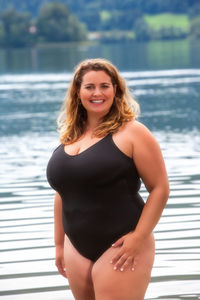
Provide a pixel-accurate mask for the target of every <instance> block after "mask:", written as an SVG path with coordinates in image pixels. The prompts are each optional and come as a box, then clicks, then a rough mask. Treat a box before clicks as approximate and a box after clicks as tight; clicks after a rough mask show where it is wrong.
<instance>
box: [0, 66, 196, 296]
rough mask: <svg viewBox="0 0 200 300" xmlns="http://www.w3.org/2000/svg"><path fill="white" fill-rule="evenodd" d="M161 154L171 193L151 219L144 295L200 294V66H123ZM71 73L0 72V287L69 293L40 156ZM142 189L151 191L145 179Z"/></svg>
mask: <svg viewBox="0 0 200 300" xmlns="http://www.w3.org/2000/svg"><path fill="white" fill-rule="evenodd" d="M123 75H124V76H125V78H126V79H127V81H128V84H129V86H130V87H131V88H133V89H134V94H135V95H136V97H137V98H138V99H139V102H140V104H141V107H142V116H141V121H142V122H144V123H145V124H147V126H148V127H149V128H150V129H151V130H152V131H153V133H154V135H155V136H156V138H157V140H158V141H159V143H160V145H161V148H162V150H163V154H164V157H165V161H166V166H167V169H168V173H169V179H170V184H171V195H170V199H169V202H168V204H167V207H166V209H165V210H164V213H163V216H162V218H161V220H160V222H159V224H158V225H157V227H156V229H155V238H156V259H155V264H154V268H153V272H152V280H151V283H150V285H149V289H148V291H147V295H146V299H149V300H150V299H154V300H155V299H174V300H175V299H176V300H177V299H190V300H193V299H194V300H196V299H200V275H199V270H200V265H199V261H200V240H199V235H200V225H199V217H200V202H199V197H200V188H199V186H200V174H199V165H200V151H199V149H200V139H199V124H200V123H199V113H198V105H199V104H198V101H199V92H200V87H199V83H200V69H182V70H178V69H176V70H173V71H168V70H162V71H151V72H150V71H149V72H139V71H138V72H135V73H134V72H124V73H123ZM70 78H71V73H67V74H62V73H59V74H53V73H52V74H30V75H29V74H26V75H15V76H13V75H1V76H0V91H1V112H0V130H1V137H0V143H1V145H3V146H2V147H1V148H0V159H1V168H0V177H1V186H0V196H1V198H0V241H1V248H0V263H1V265H0V279H1V285H0V296H1V297H2V300H3V299H4V300H6V299H7V300H10V299H12V300H18V299H20V300H24V299H36V298H38V299H48V300H55V299H56V300H61V299H63V300H64V299H68V300H69V299H70V300H72V299H73V297H72V294H71V291H70V290H69V288H68V283H67V281H66V280H65V279H64V278H62V277H61V276H59V275H58V274H57V270H56V268H55V266H54V247H53V195H54V192H53V191H52V190H51V189H50V187H49V185H48V184H47V182H46V175H45V172H46V171H45V170H46V164H47V161H48V159H49V157H50V155H51V152H52V151H53V149H54V148H55V147H56V146H57V144H58V137H57V134H56V132H55V131H56V130H55V119H56V116H57V114H58V110H59V108H60V104H61V101H62V99H63V97H64V94H65V90H66V87H67V86H68V84H69V80H70ZM141 195H142V196H143V197H144V198H146V197H147V193H146V191H145V190H144V188H142V190H141Z"/></svg>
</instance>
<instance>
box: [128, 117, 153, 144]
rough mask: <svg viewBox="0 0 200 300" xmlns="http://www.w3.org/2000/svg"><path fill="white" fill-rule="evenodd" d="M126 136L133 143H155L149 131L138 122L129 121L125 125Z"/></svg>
mask: <svg viewBox="0 0 200 300" xmlns="http://www.w3.org/2000/svg"><path fill="white" fill-rule="evenodd" d="M126 130H127V134H129V135H130V136H131V137H132V140H133V142H137V141H138V140H139V141H143V142H145V141H146V142H151V141H152V142H156V139H155V137H154V136H153V134H152V133H151V131H150V130H149V129H148V128H147V127H146V126H145V125H144V124H142V123H141V122H139V121H135V120H134V121H131V122H129V123H127V127H126Z"/></svg>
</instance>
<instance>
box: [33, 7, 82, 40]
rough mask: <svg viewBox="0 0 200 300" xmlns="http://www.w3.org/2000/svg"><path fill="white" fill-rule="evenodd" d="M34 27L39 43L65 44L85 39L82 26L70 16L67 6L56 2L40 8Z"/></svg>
mask: <svg viewBox="0 0 200 300" xmlns="http://www.w3.org/2000/svg"><path fill="white" fill-rule="evenodd" d="M36 27H37V34H38V37H39V40H40V41H45V42H66V41H81V40H86V38H87V33H86V29H85V27H84V25H83V24H81V23H80V22H79V21H78V19H77V18H76V17H75V16H74V15H72V14H70V12H69V9H68V8H67V6H65V5H64V4H62V3H58V2H52V3H49V4H45V5H44V6H42V8H41V10H40V12H39V16H38V18H37V20H36Z"/></svg>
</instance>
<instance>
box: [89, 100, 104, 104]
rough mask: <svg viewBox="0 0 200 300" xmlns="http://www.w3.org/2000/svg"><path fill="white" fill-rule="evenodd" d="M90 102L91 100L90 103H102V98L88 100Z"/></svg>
mask: <svg viewBox="0 0 200 300" xmlns="http://www.w3.org/2000/svg"><path fill="white" fill-rule="evenodd" d="M90 102H92V103H103V102H104V100H90Z"/></svg>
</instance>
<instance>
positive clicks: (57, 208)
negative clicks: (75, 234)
mask: <svg viewBox="0 0 200 300" xmlns="http://www.w3.org/2000/svg"><path fill="white" fill-rule="evenodd" d="M64 238H65V232H64V229H63V224H62V199H61V197H60V195H59V194H58V193H57V192H56V195H55V200H54V242H55V248H56V258H55V264H56V267H57V268H58V271H59V273H60V274H61V275H63V276H64V277H67V276H66V271H65V263H64Z"/></svg>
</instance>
